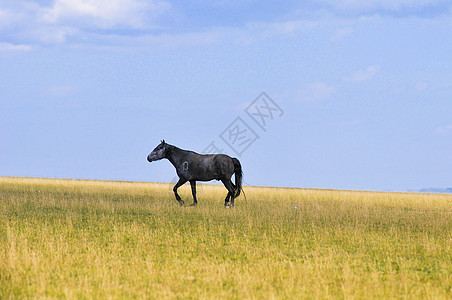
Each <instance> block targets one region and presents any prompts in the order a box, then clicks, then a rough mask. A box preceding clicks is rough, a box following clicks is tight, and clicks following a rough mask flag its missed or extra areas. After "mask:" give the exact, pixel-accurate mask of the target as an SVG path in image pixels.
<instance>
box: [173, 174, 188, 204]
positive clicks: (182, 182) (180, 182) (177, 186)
mask: <svg viewBox="0 0 452 300" xmlns="http://www.w3.org/2000/svg"><path fill="white" fill-rule="evenodd" d="M186 182H187V180H186V179H182V178H179V181H178V182H177V183H176V185H175V186H174V187H173V192H174V195H175V196H176V200H177V201H179V204H180V205H184V200H182V199H181V197H180V196H179V194H178V193H177V189H178V188H179V187H180V186H181V185H183V184H184V183H186Z"/></svg>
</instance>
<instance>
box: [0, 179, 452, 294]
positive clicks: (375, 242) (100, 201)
mask: <svg viewBox="0 0 452 300" xmlns="http://www.w3.org/2000/svg"><path fill="white" fill-rule="evenodd" d="M200 191H201V192H200V193H199V205H198V206H197V207H179V205H178V204H177V202H176V200H175V199H174V197H173V196H172V194H171V189H170V186H169V184H158V183H125V182H101V181H77V180H51V179H26V178H1V177H0V298H2V299H3V298H28V297H52V298H53V297H56V298H159V299H160V298H188V299H203V298H209V299H212V298H226V299H243V298H253V299H254V298H257V299H268V298H279V299H287V298H293V299H304V298H309V299H312V298H334V299H337V298H435V299H438V298H439V299H441V298H442V299H450V298H451V297H452V249H451V245H452V223H451V221H452V196H451V195H434V194H408V193H377V192H352V191H326V190H308V189H284V188H258V187H245V191H246V195H247V199H244V198H243V197H240V198H238V199H237V200H236V207H235V208H234V209H225V208H224V207H223V200H224V197H225V196H226V190H225V189H224V188H223V187H220V186H209V185H203V186H202V188H201V189H200ZM180 194H181V196H182V198H183V199H184V200H186V202H187V203H191V194H190V187H189V185H186V186H184V187H182V188H181V193H180ZM293 207H298V209H296V208H293Z"/></svg>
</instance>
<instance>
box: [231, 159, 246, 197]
mask: <svg viewBox="0 0 452 300" xmlns="http://www.w3.org/2000/svg"><path fill="white" fill-rule="evenodd" d="M232 162H233V163H234V173H235V191H234V198H237V197H238V196H240V192H243V196H245V191H243V188H242V177H243V172H242V165H241V164H240V162H239V160H238V159H237V158H232ZM245 198H246V196H245Z"/></svg>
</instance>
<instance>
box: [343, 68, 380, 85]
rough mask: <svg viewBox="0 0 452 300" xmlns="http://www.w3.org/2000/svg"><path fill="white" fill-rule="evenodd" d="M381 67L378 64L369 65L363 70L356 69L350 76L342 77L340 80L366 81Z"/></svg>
mask: <svg viewBox="0 0 452 300" xmlns="http://www.w3.org/2000/svg"><path fill="white" fill-rule="evenodd" d="M380 69H381V67H380V66H378V65H374V66H369V67H367V68H366V69H364V70H358V71H356V72H355V73H353V74H352V75H350V76H346V77H343V78H342V80H344V81H350V82H361V81H366V80H369V79H371V78H372V77H374V76H375V75H376V74H377V73H378V72H380Z"/></svg>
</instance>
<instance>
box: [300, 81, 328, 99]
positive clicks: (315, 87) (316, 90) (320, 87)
mask: <svg viewBox="0 0 452 300" xmlns="http://www.w3.org/2000/svg"><path fill="white" fill-rule="evenodd" d="M335 91H336V86H334V85H328V84H326V83H324V82H313V83H308V84H304V85H303V86H302V88H301V89H300V91H299V92H298V95H297V100H299V101H303V102H311V101H321V100H326V99H328V98H330V97H331V96H332V95H333V94H334V92H335Z"/></svg>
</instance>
